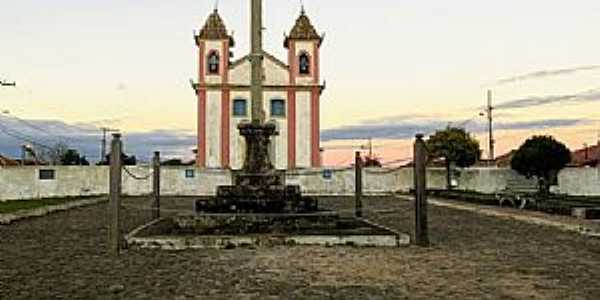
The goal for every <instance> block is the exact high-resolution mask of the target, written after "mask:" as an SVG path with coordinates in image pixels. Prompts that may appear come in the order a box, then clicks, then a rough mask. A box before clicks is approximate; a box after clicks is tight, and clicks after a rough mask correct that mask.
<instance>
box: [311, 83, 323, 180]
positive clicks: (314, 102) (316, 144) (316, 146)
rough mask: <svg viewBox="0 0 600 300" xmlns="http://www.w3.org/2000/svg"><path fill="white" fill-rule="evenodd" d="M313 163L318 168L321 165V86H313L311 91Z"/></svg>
mask: <svg viewBox="0 0 600 300" xmlns="http://www.w3.org/2000/svg"><path fill="white" fill-rule="evenodd" d="M310 100H311V101H310V102H311V110H310V111H311V122H310V124H311V165H312V167H315V168H318V167H320V166H321V149H320V141H321V137H320V132H321V129H320V126H321V125H320V107H319V88H318V87H313V89H312V92H311V99H310Z"/></svg>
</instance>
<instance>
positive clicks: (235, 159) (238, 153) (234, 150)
mask: <svg viewBox="0 0 600 300" xmlns="http://www.w3.org/2000/svg"><path fill="white" fill-rule="evenodd" d="M235 99H245V100H246V105H247V106H246V109H247V115H246V116H243V117H236V116H233V101H234V100H235ZM230 101H231V105H230V107H231V109H232V111H230V112H229V113H230V115H231V122H230V124H229V126H230V128H229V133H230V134H229V145H230V149H231V151H230V152H229V162H230V164H231V168H232V169H234V170H239V169H241V168H242V166H243V164H244V153H246V150H245V149H246V148H245V141H244V138H243V137H242V136H241V135H240V132H239V130H238V129H237V126H238V124H240V123H241V122H242V121H249V120H250V119H251V118H250V109H251V108H250V92H249V91H231V96H230Z"/></svg>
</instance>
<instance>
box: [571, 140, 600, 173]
mask: <svg viewBox="0 0 600 300" xmlns="http://www.w3.org/2000/svg"><path fill="white" fill-rule="evenodd" d="M599 161H600V142H599V143H598V144H596V145H593V146H585V147H584V148H582V149H579V150H575V151H573V152H571V165H572V166H574V167H597V166H598V162H599Z"/></svg>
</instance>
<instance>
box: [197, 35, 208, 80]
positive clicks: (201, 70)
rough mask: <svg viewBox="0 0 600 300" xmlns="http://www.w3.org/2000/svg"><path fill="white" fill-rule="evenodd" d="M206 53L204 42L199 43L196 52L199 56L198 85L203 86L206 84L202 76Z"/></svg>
mask: <svg viewBox="0 0 600 300" xmlns="http://www.w3.org/2000/svg"><path fill="white" fill-rule="evenodd" d="M205 51H206V44H205V43H204V42H200V51H199V52H198V55H199V56H200V57H199V59H198V61H199V64H198V83H200V84H203V83H205V82H206V79H205V76H204V67H205V66H204V64H205V63H206V62H205V61H204V54H205V53H204V52H205Z"/></svg>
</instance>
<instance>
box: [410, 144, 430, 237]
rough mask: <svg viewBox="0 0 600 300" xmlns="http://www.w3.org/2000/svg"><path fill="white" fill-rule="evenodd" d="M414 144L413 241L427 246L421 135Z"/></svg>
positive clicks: (424, 155) (424, 171)
mask: <svg viewBox="0 0 600 300" xmlns="http://www.w3.org/2000/svg"><path fill="white" fill-rule="evenodd" d="M416 138H417V139H416V140H415V144H414V179H415V242H416V244H417V245H418V246H422V247H428V246H429V235H428V227H427V173H426V171H427V170H426V166H425V165H426V163H427V149H426V147H425V141H423V135H422V134H417V136H416Z"/></svg>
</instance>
